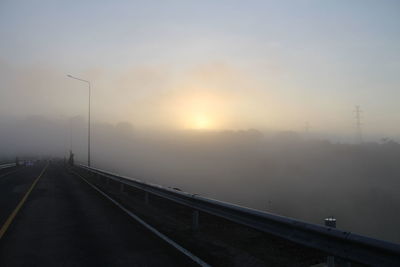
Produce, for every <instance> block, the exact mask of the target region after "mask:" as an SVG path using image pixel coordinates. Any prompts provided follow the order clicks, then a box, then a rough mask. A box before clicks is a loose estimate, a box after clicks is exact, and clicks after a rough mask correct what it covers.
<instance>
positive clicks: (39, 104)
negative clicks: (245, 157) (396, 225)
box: [0, 1, 400, 141]
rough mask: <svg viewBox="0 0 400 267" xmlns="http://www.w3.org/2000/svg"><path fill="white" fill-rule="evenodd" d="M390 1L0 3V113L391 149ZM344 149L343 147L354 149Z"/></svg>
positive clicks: (394, 35)
mask: <svg viewBox="0 0 400 267" xmlns="http://www.w3.org/2000/svg"><path fill="white" fill-rule="evenodd" d="M399 9H400V5H399V4H398V3H397V2H396V1H383V2H379V3H377V2H374V1H363V2H362V3H361V2H359V1H350V2H349V1H336V2H335V3H323V2H321V1H304V2H301V1H280V2H279V3H277V2H274V1H252V2H251V3H249V4H244V3H241V2H239V1H220V2H218V3H214V2H207V1H206V2H202V3H201V4H200V3H194V2H191V3H189V2H187V1H171V2H169V3H168V4H167V3H164V2H162V1H159V2H157V1H156V2H154V3H139V2H130V1H120V2H117V3H113V4H111V3H107V2H102V1H100V2H98V1H96V2H95V4H92V2H91V1H87V2H83V3H81V2H79V8H78V6H76V5H74V3H73V2H69V3H63V2H58V1H42V2H40V3H33V2H26V1H2V2H1V3H0V15H1V16H0V21H1V23H0V33H1V34H2V36H3V38H2V39H3V42H2V43H1V44H0V51H1V52H0V70H1V71H0V78H1V85H0V86H1V98H0V101H1V102H0V114H1V115H2V117H3V116H17V117H20V118H21V117H25V116H30V115H41V116H52V117H56V118H60V117H61V118H63V117H74V116H86V113H87V88H86V85H85V84H83V83H80V82H79V81H76V80H72V79H68V78H67V76H66V75H67V74H71V75H75V76H78V77H81V78H84V79H87V80H90V81H91V82H92V119H93V122H99V123H101V122H108V123H117V122H119V121H126V122H129V123H132V124H133V125H135V127H137V128H158V129H175V130H176V129H178V130H180V129H188V128H189V129H210V130H223V129H232V130H238V129H248V128H256V129H260V130H261V131H264V130H277V131H286V130H290V131H297V132H301V131H304V128H305V124H306V123H308V124H309V125H310V132H314V133H316V134H318V135H321V136H323V135H324V134H325V135H326V137H327V138H331V137H332V136H333V137H335V136H338V137H339V138H338V139H339V140H341V139H343V138H340V136H345V138H344V139H345V140H346V139H347V140H349V137H350V136H353V135H354V130H355V119H354V108H355V106H356V105H360V106H361V109H362V110H363V114H362V122H363V131H364V134H365V136H366V137H367V139H368V138H369V139H372V140H379V138H382V137H387V136H389V137H391V138H398V136H399V133H400V126H399V125H400V116H398V109H399V106H398V103H397V102H398V101H397V99H398V98H399V97H400V95H399V93H398V92H399V91H398V90H397V88H399V86H400V78H399V76H398V75H397V70H398V69H399V60H398V59H399V56H400V52H399V50H398V49H397V48H398V47H399V44H400V38H399V36H400V34H399V31H400V30H399V29H400V20H399V19H398V16H397V14H398V11H399ZM349 141H350V140H349Z"/></svg>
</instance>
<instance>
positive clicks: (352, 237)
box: [79, 165, 400, 266]
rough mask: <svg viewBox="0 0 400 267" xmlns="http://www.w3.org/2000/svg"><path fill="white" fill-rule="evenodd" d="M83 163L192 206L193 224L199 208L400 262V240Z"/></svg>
mask: <svg viewBox="0 0 400 267" xmlns="http://www.w3.org/2000/svg"><path fill="white" fill-rule="evenodd" d="M79 167H81V168H83V169H85V170H87V171H89V172H91V173H94V174H97V175H101V176H103V177H106V178H108V179H111V180H114V181H117V182H119V183H120V184H121V185H123V186H131V187H134V188H137V189H140V190H143V191H144V192H146V193H148V194H154V195H156V196H159V197H161V198H164V199H168V200H171V201H174V202H176V203H179V204H181V205H184V206H187V207H190V208H192V209H193V220H194V221H193V225H198V216H199V213H198V212H199V211H201V212H205V213H208V214H211V215H214V216H217V217H221V218H224V219H227V220H230V221H233V222H235V223H238V224H241V225H245V226H248V227H251V228H254V229H257V230H259V231H262V232H265V233H268V234H271V235H274V236H278V237H281V238H283V239H285V240H289V241H292V242H294V243H297V244H300V245H304V246H307V247H311V248H315V249H317V250H320V251H323V252H326V253H327V254H328V255H333V256H337V257H340V258H342V259H345V260H349V261H354V262H358V263H363V264H367V265H373V266H400V244H395V243H391V242H388V241H383V240H379V239H374V238H370V237H366V236H362V235H358V234H355V233H351V232H348V231H342V230H340V229H336V228H332V227H327V226H323V225H318V224H312V223H308V222H304V221H301V220H297V219H293V218H288V217H284V216H280V215H276V214H272V213H268V212H263V211H259V210H255V209H251V208H247V207H242V206H239V205H234V204H231V203H226V202H223V201H219V200H215V199H210V198H205V197H202V196H199V195H197V194H190V193H187V192H183V191H178V190H175V189H171V188H168V187H164V186H160V185H157V184H151V183H146V182H144V181H141V180H138V179H134V178H131V177H127V176H123V175H119V174H115V173H112V172H108V171H105V170H101V169H97V168H91V167H87V166H85V165H79ZM146 196H147V194H146ZM146 199H148V198H147V197H146Z"/></svg>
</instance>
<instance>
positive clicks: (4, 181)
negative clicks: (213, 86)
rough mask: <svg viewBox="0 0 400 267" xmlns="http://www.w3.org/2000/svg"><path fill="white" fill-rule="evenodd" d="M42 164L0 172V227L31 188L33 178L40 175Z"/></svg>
mask: <svg viewBox="0 0 400 267" xmlns="http://www.w3.org/2000/svg"><path fill="white" fill-rule="evenodd" d="M43 167H44V163H41V164H36V165H34V166H30V167H20V168H19V169H17V168H7V169H5V170H1V172H0V226H2V225H3V224H4V222H5V221H6V219H7V218H8V216H9V215H10V214H11V212H12V211H13V210H14V209H15V207H16V206H17V205H18V203H19V202H20V200H21V198H22V197H23V196H24V194H25V193H26V191H27V190H28V188H29V187H30V186H31V184H32V182H33V181H34V180H35V178H36V177H37V176H38V175H39V174H40V172H41V171H42V169H43Z"/></svg>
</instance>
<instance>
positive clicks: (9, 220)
mask: <svg viewBox="0 0 400 267" xmlns="http://www.w3.org/2000/svg"><path fill="white" fill-rule="evenodd" d="M48 166H49V163H47V164H46V166H45V167H44V168H43V170H42V171H41V172H40V174H39V176H38V177H36V179H35V180H34V181H33V183H32V184H31V186H30V187H29V189H28V191H27V192H26V193H25V195H24V196H23V198H22V199H21V200H20V201H19V203H18V205H17V206H16V207H15V209H14V210H13V212H12V213H11V214H10V216H8V218H7V220H6V221H5V222H4V224H3V225H2V226H1V228H0V240H1V239H2V237H3V236H4V234H5V233H6V232H7V229H8V227H10V225H11V223H12V222H13V220H14V218H15V216H17V214H18V212H19V210H20V209H21V208H22V206H23V205H24V204H25V201H26V200H27V198H28V197H29V195H30V194H31V192H32V190H33V188H35V186H36V184H37V183H38V182H39V179H40V177H42V175H43V174H44V172H45V171H46V170H47V167H48Z"/></svg>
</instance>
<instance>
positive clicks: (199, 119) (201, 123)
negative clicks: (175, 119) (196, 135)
mask: <svg viewBox="0 0 400 267" xmlns="http://www.w3.org/2000/svg"><path fill="white" fill-rule="evenodd" d="M191 124H192V127H191V128H192V129H198V130H205V129H211V128H212V122H211V120H210V118H209V117H207V116H205V115H203V114H198V115H196V116H194V117H193V121H192V123H191Z"/></svg>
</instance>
